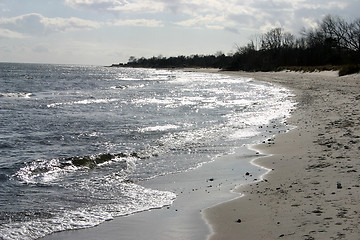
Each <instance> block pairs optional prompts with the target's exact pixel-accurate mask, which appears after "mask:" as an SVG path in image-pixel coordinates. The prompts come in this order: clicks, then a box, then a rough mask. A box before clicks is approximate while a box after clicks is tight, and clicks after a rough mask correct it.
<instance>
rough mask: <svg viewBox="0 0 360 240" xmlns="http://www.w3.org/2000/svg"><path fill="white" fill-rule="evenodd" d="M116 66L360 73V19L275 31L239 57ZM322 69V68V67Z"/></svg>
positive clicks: (174, 59) (180, 58)
mask: <svg viewBox="0 0 360 240" xmlns="http://www.w3.org/2000/svg"><path fill="white" fill-rule="evenodd" d="M112 66H125V67H147V68H184V67H196V68H219V69H223V70H243V71H279V70H284V69H290V70H299V71H314V70H315V69H316V70H319V71H321V70H339V75H346V74H351V73H356V72H359V70H360V18H359V19H357V20H355V21H353V22H346V21H345V20H344V19H343V18H340V17H338V16H331V15H328V16H326V17H325V18H323V19H322V21H321V22H320V23H319V25H318V27H317V28H314V29H303V30H302V31H301V33H300V37H295V36H294V35H293V34H291V33H289V32H285V31H284V30H283V29H282V28H274V29H272V30H270V31H268V32H267V33H265V34H262V35H259V36H257V37H254V38H253V39H252V40H251V41H250V42H249V43H248V44H247V45H246V46H241V47H240V46H239V47H237V51H236V53H235V54H229V55H225V54H223V53H221V52H218V53H216V54H214V55H191V56H177V57H169V58H166V57H162V56H159V57H152V58H144V57H142V58H135V57H130V59H129V61H128V63H126V64H118V65H117V64H114V65H112ZM319 66H321V67H319Z"/></svg>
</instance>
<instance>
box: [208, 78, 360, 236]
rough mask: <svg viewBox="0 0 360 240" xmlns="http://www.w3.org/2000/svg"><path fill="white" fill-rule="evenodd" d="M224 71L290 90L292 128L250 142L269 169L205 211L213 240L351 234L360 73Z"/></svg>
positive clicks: (357, 217) (357, 206)
mask: <svg viewBox="0 0 360 240" xmlns="http://www.w3.org/2000/svg"><path fill="white" fill-rule="evenodd" d="M225 74H231V75H239V76H244V77H252V78H254V79H255V80H259V81H266V82H271V83H274V84H280V85H282V86H285V87H287V88H288V89H291V90H293V92H294V94H295V95H296V97H295V99H296V101H297V102H298V103H299V104H298V107H297V109H296V110H295V111H294V112H293V113H292V117H291V118H290V119H288V121H287V122H288V124H290V125H293V126H296V128H295V129H294V130H291V131H289V132H288V133H286V134H280V135H277V136H275V137H274V138H273V139H271V140H270V141H266V143H265V144H261V145H258V146H254V148H255V149H257V150H258V151H260V152H261V153H263V154H268V155H269V156H267V157H262V158H259V159H257V160H256V161H255V162H256V164H259V165H261V166H265V167H266V168H269V169H271V171H270V173H269V174H267V175H265V176H264V179H263V180H262V181H260V182H258V183H253V184H250V185H245V186H241V187H240V188H238V189H237V190H236V191H238V192H241V193H243V194H245V196H244V197H241V198H238V199H235V200H232V201H230V202H225V203H221V204H218V205H216V206H214V207H211V208H208V209H206V210H205V217H206V219H207V221H208V223H209V224H210V226H211V228H212V234H211V235H210V236H209V238H210V240H218V239H221V240H223V239H227V240H231V239H241V240H247V239H251V240H254V239H307V240H312V239H354V240H355V239H356V240H359V239H360V238H359V236H360V232H359V229H360V228H359V222H360V186H359V185H360V104H359V102H360V75H359V74H354V75H349V76H343V77H338V76H337V73H336V72H320V73H296V72H278V73H245V72H226V73H225Z"/></svg>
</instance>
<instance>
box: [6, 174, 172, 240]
mask: <svg viewBox="0 0 360 240" xmlns="http://www.w3.org/2000/svg"><path fill="white" fill-rule="evenodd" d="M111 183H112V184H114V187H113V188H114V189H112V190H114V191H115V192H121V193H122V194H123V197H126V199H127V200H128V201H126V202H124V201H119V199H114V200H113V201H112V202H109V203H104V204H98V205H96V206H92V207H82V208H78V209H73V210H66V209H63V210H60V211H56V212H51V213H37V212H35V213H37V214H35V215H36V216H34V217H33V219H31V218H30V219H29V220H28V221H24V219H23V218H20V219H18V220H17V219H12V221H10V222H9V223H6V224H2V225H1V228H0V236H1V237H0V238H1V239H4V240H5V239H6V240H15V239H24V240H25V239H26V240H33V239H39V238H41V237H44V236H46V235H49V234H52V233H54V232H60V231H65V230H76V229H82V228H90V227H95V226H97V225H99V224H101V223H103V222H105V221H109V220H111V219H113V218H114V217H119V216H125V215H129V214H133V213H136V212H141V211H147V210H150V209H156V208H161V207H164V206H169V205H171V204H172V203H173V201H174V200H175V198H176V194H174V193H172V192H168V191H158V190H152V189H148V188H145V187H142V186H139V185H137V184H134V183H129V182H127V183H124V182H116V183H114V182H113V181H112V182H111ZM92 187H95V188H96V186H92ZM96 190H97V189H96ZM101 194H105V195H106V194H107V193H104V192H103V191H102V192H101ZM25 215H26V217H27V216H29V213H25ZM39 215H41V216H40V218H39Z"/></svg>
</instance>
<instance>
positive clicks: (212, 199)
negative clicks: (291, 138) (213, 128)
mask: <svg viewBox="0 0 360 240" xmlns="http://www.w3.org/2000/svg"><path fill="white" fill-rule="evenodd" d="M184 71H187V69H185V70H184ZM210 71H213V70H210ZM213 73H215V72H213ZM274 125H276V128H277V131H281V132H285V131H287V130H288V127H287V126H286V125H285V124H282V123H280V121H279V122H278V121H277V120H274V121H273V122H272V123H269V124H268V125H264V126H263V127H262V128H263V133H262V134H263V136H260V135H259V136H256V137H253V140H254V142H255V143H260V142H261V141H262V140H264V139H266V138H269V137H272V136H273V133H272V131H273V130H274V128H273V127H274ZM248 146H249V145H248V144H246V145H243V146H241V145H240V146H237V147H236V150H235V151H234V152H230V153H228V154H225V155H222V156H220V157H217V158H216V159H214V160H213V161H211V162H208V163H206V164H203V165H202V166H201V167H198V168H196V169H193V170H189V171H186V172H181V173H176V174H169V175H165V176H161V177H158V178H154V179H150V180H148V181H145V182H142V183H141V184H140V185H141V186H143V187H145V188H152V189H157V190H165V191H171V192H174V193H175V194H176V195H177V198H176V199H175V201H174V203H173V204H172V205H170V206H165V207H162V208H159V209H151V210H149V211H144V212H139V213H136V214H132V215H128V216H121V217H116V218H114V219H112V220H111V221H107V222H104V223H102V224H100V225H98V226H95V227H93V228H88V229H79V230H70V231H63V232H58V233H54V234H52V235H49V236H46V237H43V238H41V239H43V240H56V239H59V240H60V239H61V240H64V239H80V240H81V239H84V240H85V239H86V240H90V239H107V240H111V239H114V240H115V239H119V237H120V238H121V239H144V238H145V237H146V239H149V240H152V239H153V240H155V239H156V240H159V239H164V240H165V239H169V238H173V239H186V240H198V239H206V238H207V236H208V235H209V234H210V233H211V229H210V226H209V224H208V223H207V222H206V221H205V218H204V214H203V212H204V209H206V208H208V207H209V206H214V205H216V204H218V203H220V202H227V201H229V200H232V199H236V198H238V197H239V196H240V195H241V193H237V192H235V191H234V190H235V188H236V187H237V186H239V185H242V184H248V183H251V182H256V181H258V180H257V179H259V177H260V176H262V175H263V174H264V173H265V172H266V171H267V170H265V169H264V168H260V167H258V166H255V165H253V164H252V163H251V161H252V160H253V159H255V158H258V157H259V154H258V153H257V151H255V150H253V149H249V148H248ZM247 173H251V174H247ZM154 223H155V224H154Z"/></svg>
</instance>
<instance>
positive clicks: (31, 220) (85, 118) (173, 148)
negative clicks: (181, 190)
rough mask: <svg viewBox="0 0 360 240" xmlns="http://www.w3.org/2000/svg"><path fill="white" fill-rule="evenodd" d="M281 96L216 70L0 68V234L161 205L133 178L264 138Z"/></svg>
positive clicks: (194, 164)
mask: <svg viewBox="0 0 360 240" xmlns="http://www.w3.org/2000/svg"><path fill="white" fill-rule="evenodd" d="M292 97H293V95H292V93H291V92H290V91H289V90H287V89H285V88H282V87H279V86H275V85H271V84H269V83H265V82H259V81H256V80H254V79H251V78H242V77H236V76H228V75H224V74H217V73H206V72H197V71H196V72H192V71H184V70H158V69H141V68H114V67H104V66H82V65H51V64H21V63H0V239H2V240H8V239H38V238H41V237H44V236H46V235H49V234H52V233H54V232H59V231H65V230H74V229H82V228H90V227H94V226H96V225H99V224H101V223H103V222H104V221H108V220H111V219H113V218H115V217H120V216H125V215H129V214H136V213H138V212H141V211H146V210H149V209H153V208H161V207H164V206H169V205H171V204H172V203H173V201H174V200H175V199H176V194H175V193H173V192H171V191H164V190H161V191H160V190H157V189H156V187H154V188H151V189H150V188H148V187H146V186H145V185H144V184H143V183H144V182H146V181H148V180H149V179H154V178H158V177H161V176H165V175H168V174H178V173H181V172H186V171H192V170H193V169H196V168H199V167H201V166H202V165H204V164H206V163H209V162H212V161H216V159H217V158H218V157H219V156H222V155H224V154H229V153H230V152H232V151H234V149H236V148H237V147H239V146H243V145H244V144H245V145H250V144H254V141H255V140H256V141H259V138H265V130H264V129H265V128H264V127H263V126H266V125H269V124H271V122H273V121H279V122H283V121H285V120H286V118H288V117H289V115H290V113H291V110H292V109H293V108H294V106H295V103H294V101H293V100H292ZM268 134H269V133H268ZM239 164H240V163H239Z"/></svg>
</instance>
